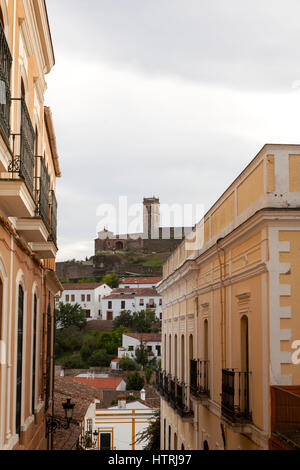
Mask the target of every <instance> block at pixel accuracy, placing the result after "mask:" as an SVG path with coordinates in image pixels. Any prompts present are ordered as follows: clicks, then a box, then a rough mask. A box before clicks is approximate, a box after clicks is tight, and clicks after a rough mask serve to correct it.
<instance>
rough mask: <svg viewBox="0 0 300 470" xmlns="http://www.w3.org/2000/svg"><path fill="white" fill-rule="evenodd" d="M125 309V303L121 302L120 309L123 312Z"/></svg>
mask: <svg viewBox="0 0 300 470" xmlns="http://www.w3.org/2000/svg"><path fill="white" fill-rule="evenodd" d="M125 308H126V302H125V300H122V302H121V309H122V310H124V309H125Z"/></svg>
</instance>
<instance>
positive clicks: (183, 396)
mask: <svg viewBox="0 0 300 470" xmlns="http://www.w3.org/2000/svg"><path fill="white" fill-rule="evenodd" d="M156 388H157V390H158V391H159V393H160V395H161V396H162V397H163V398H164V400H166V401H167V402H169V403H170V405H171V406H172V407H173V408H174V409H175V410H176V412H177V413H178V414H179V415H180V416H181V417H184V418H186V417H190V416H193V411H192V410H191V407H190V405H189V403H188V394H187V391H188V386H187V385H186V384H185V383H183V382H180V381H178V379H177V378H176V377H172V376H171V375H170V374H168V373H167V372H165V371H161V370H157V371H156Z"/></svg>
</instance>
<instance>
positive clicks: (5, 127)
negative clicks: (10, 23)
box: [0, 23, 12, 170]
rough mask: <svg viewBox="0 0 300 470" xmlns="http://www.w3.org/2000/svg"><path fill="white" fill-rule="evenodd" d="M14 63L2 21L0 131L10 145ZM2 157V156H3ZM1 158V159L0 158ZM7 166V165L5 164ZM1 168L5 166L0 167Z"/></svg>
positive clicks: (0, 34)
mask: <svg viewBox="0 0 300 470" xmlns="http://www.w3.org/2000/svg"><path fill="white" fill-rule="evenodd" d="M11 65H12V57H11V53H10V50H9V47H8V44H7V41H6V37H5V34H4V31H3V27H2V24H1V23H0V132H1V135H2V137H3V139H4V140H5V143H6V145H7V146H8V142H9V137H10V125H9V122H10V107H11V97H10V72H11ZM1 157H2V156H1ZM0 160H1V159H0ZM1 166H2V165H1V164H0V167H1ZM4 166H6V165H4ZM0 169H1V170H2V169H3V168H0Z"/></svg>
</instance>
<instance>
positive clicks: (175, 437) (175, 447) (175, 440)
mask: <svg viewBox="0 0 300 470" xmlns="http://www.w3.org/2000/svg"><path fill="white" fill-rule="evenodd" d="M174 450H177V434H176V432H175V434H174Z"/></svg>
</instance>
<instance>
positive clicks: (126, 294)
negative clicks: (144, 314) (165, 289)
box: [104, 287, 160, 299]
mask: <svg viewBox="0 0 300 470" xmlns="http://www.w3.org/2000/svg"><path fill="white" fill-rule="evenodd" d="M135 297H160V295H159V293H158V292H157V290H156V289H155V288H152V287H144V288H128V287H126V288H122V289H114V290H113V291H112V292H111V294H110V295H107V296H106V297H104V299H134V298H135Z"/></svg>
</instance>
